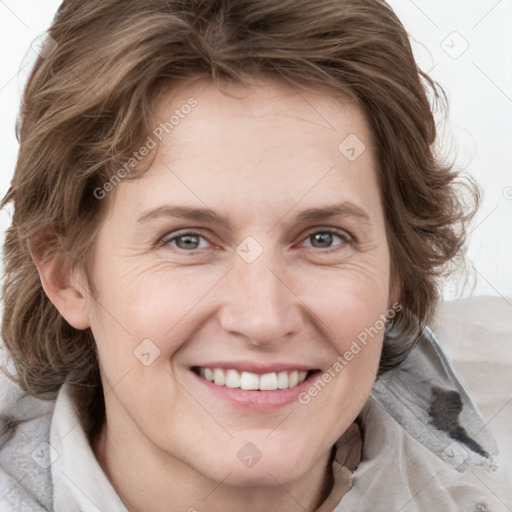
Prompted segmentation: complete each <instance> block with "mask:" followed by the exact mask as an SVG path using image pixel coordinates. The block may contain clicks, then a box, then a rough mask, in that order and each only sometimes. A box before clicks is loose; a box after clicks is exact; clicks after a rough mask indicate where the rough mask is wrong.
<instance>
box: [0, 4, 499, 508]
mask: <svg viewBox="0 0 512 512" xmlns="http://www.w3.org/2000/svg"><path fill="white" fill-rule="evenodd" d="M44 48H47V49H48V50H47V51H45V52H42V55H41V57H40V58H39V60H38V61H37V63H36V65H35V68H34V70H33V72H32V74H31V77H30V79H29V82H28V85H27V87H26V90H25V96H24V101H23V106H22V111H21V124H20V126H19V137H20V141H21V148H20V153H19V158H18V163H17V167H16V172H15V175H14V178H13V182H12V188H11V190H10V191H9V193H8V194H7V196H6V197H5V198H4V201H3V205H7V204H9V203H12V204H13V205H14V215H13V223H12V226H11V228H10V229H9V231H8V233H7V238H6V242H5V264H6V279H5V286H4V302H5V311H4V316H3V326H2V337H3V339H4V341H5V344H6V346H7V349H8V352H9V356H10V359H9V362H8V364H11V365H12V366H11V367H10V370H11V373H15V377H16V379H17V381H18V382H19V385H20V388H21V389H23V390H25V391H26V392H28V394H29V396H24V397H23V398H20V395H19V392H18V391H17V389H18V388H12V386H11V387H10V388H9V390H10V391H9V393H11V395H9V396H7V398H6V400H5V402H6V403H7V404H8V405H10V406H11V407H12V408H13V410H15V411H20V410H22V409H24V408H25V409H27V411H26V414H25V420H24V423H23V424H20V423H19V421H13V422H11V424H9V425H8V428H6V430H5V431H6V434H5V435H6V440H5V442H4V443H3V448H2V452H3V458H4V459H5V460H7V461H8V462H7V463H6V465H5V466H4V467H5V470H4V471H5V475H6V477H7V476H8V480H9V485H10V489H11V490H12V492H10V491H9V492H10V494H7V495H6V496H7V497H6V498H5V500H7V501H6V503H8V504H9V506H11V507H12V508H10V509H8V508H6V510H11V509H12V510H21V509H22V507H26V509H27V510H55V511H66V512H68V511H75V510H77V511H78V510H82V511H86V510H87V511H89V510H102V511H107V510H108V511H111V510H115V511H126V510H129V511H144V512H152V511H163V510H165V511H181V510H189V511H192V510H198V511H203V510H208V511H221V510H222V511H239V510H247V511H260V510H280V511H295V510H307V511H313V510H322V511H324V510H325V511H331V510H340V511H341V510H399V509H403V510H416V509H417V508H415V507H423V508H421V509H423V510H426V508H424V507H426V506H427V505H426V504H430V505H432V508H433V509H434V510H443V511H444V510H463V509H464V510H472V511H473V510H480V509H479V508H477V507H480V508H481V507H483V506H485V507H493V506H494V505H495V504H497V503H499V502H498V501H497V500H496V498H495V497H494V496H493V495H492V494H491V493H490V492H489V491H488V490H487V489H486V488H485V487H484V486H479V485H475V484H474V483H472V482H470V481H467V482H465V481H464V480H463V481H464V482H465V483H464V489H463V491H461V487H460V485H459V483H458V482H460V475H459V473H457V471H455V470H454V469H453V468H451V467H450V465H451V466H453V467H455V468H456V469H459V470H460V471H462V470H464V469H466V468H467V467H472V466H473V465H474V464H478V463H482V464H487V465H488V466H491V467H493V465H494V461H493V455H495V447H494V444H493V440H492V438H491V437H490V436H489V435H488V434H487V432H486V430H485V429H483V426H484V422H483V420H481V418H480V416H479V414H478V411H477V410H476V409H475V408H474V407H473V405H472V402H471V400H470V399H469V397H468V396H467V395H466V394H465V392H464V389H463V388H462V387H461V386H460V384H459V382H458V381H457V379H456V377H455V376H454V375H453V374H452V373H451V371H450V368H449V366H447V363H446V360H445V358H444V356H443V354H442V352H441V351H440V349H439V347H438V346H437V344H436V342H435V340H434V339H433V335H432V333H431V332H430V331H429V330H428V329H427V327H426V326H427V325H428V324H429V322H430V321H431V320H432V318H433V314H434V311H435V306H436V302H437V300H438V278H439V276H440V275H442V274H443V272H444V271H445V270H446V267H447V265H448V264H449V263H450V262H452V261H453V260H454V259H457V258H461V254H462V253H461V248H462V245H463V242H464V238H465V231H464V227H465V224H466V222H467V221H468V220H469V219H470V218H471V216H472V213H473V210H472V209H471V208H469V209H465V207H464V204H463V202H462V200H461V199H460V196H459V194H458V191H457V188H456V178H457V175H456V173H455V171H453V170H452V168H451V166H450V165H448V164H444V163H442V162H441V161H440V160H438V159H436V157H435V155H434V153H433V143H434V141H435V136H436V131H435V125H434V120H433V116H432V112H431V106H430V104H429V101H428V99H427V95H426V87H427V86H428V87H429V88H430V89H431V90H432V91H433V92H434V95H435V96H436V97H437V98H439V95H438V94H439V92H438V89H437V88H436V85H435V84H434V83H433V82H432V81H431V80H430V79H429V78H428V77H427V76H426V75H425V74H424V73H422V72H421V71H419V70H418V68H417V67H416V64H415V62H414V59H413V56H412V52H411V49H410V45H409V42H408V38H407V34H406V32H405V31H404V29H403V27H402V25H401V24H400V22H399V21H398V19H397V18H396V16H395V15H394V13H393V12H392V11H391V10H390V8H389V7H388V6H387V5H386V4H385V3H384V2H381V1H377V0H367V1H356V0H344V1H340V0H336V1H333V0H322V1H320V2H314V3H311V2H306V1H302V0H299V1H297V0H295V1H293V2H288V1H284V2H272V1H269V0H256V1H254V0H251V1H222V2H209V1H197V2H196V1H191V2H178V1H163V0H148V1H145V2H136V1H133V2H126V1H121V0H109V1H105V0H101V1H100V0H88V1H86V2H76V1H72V0H65V1H64V2H63V4H62V6H61V8H60V9H59V12H58V13H57V16H56V18H55V20H54V23H53V25H52V27H51V29H50V32H49V38H48V40H47V43H46V44H45V46H44ZM422 80H423V81H422ZM467 188H468V190H469V191H470V193H471V194H472V197H473V199H474V200H475V202H476V201H477V197H478V195H477V191H476V189H475V188H474V186H473V185H472V183H470V182H468V183H467ZM413 347H416V348H415V349H413ZM408 364H409V365H411V367H412V368H413V369H416V370H417V369H418V368H419V369H420V371H419V374H418V375H416V374H415V373H414V371H415V370H410V369H409V370H407V368H408V367H407V365H408ZM404 368H405V370H404ZM427 371H428V372H429V374H428V377H429V379H430V380H429V387H428V390H427V389H426V388H425V387H424V386H423V387H420V386H419V385H418V382H424V381H425V378H426V372H427ZM400 372H401V373H400ZM403 374H407V375H409V376H412V377H414V378H415V379H416V380H415V382H413V383H411V382H408V383H406V385H407V386H409V387H407V388H404V389H406V390H408V391H409V392H410V393H412V395H413V397H414V398H415V400H416V401H417V406H418V408H419V410H420V412H418V413H417V414H411V412H410V410H409V409H407V408H405V409H404V408H403V407H402V406H401V404H404V403H406V400H405V399H403V400H402V401H401V400H400V399H399V398H396V397H394V396H393V390H396V389H400V385H396V384H393V383H394V382H402V381H401V380H400V379H401V376H402V375H403ZM376 379H378V380H377V382H376ZM397 379H398V380H397ZM372 389H373V397H372V398H369V396H370V392H371V391H372ZM32 397H34V398H32ZM55 398H56V400H54V399H55ZM41 399H50V401H42V400H41ZM379 403H381V404H383V406H384V407H385V408H386V410H387V411H388V412H386V413H384V411H383V410H381V409H380V407H379V405H378V404H379ZM463 408H465V409H464V410H465V411H468V413H467V414H466V415H465V416H464V417H465V420H466V421H467V422H469V423H463V422H462V419H461V418H459V414H460V413H461V411H462V409H463ZM411 410H412V409H411ZM7 414H8V413H7ZM390 414H391V415H392V416H394V417H395V418H396V419H397V420H398V421H399V422H401V424H402V426H399V425H398V424H394V423H393V420H392V419H391V416H390ZM421 414H424V417H422V416H421ZM18 416H19V415H18ZM414 418H416V423H415V422H414ZM425 418H426V421H425ZM418 425H421V428H422V429H423V430H421V428H417V427H418ZM469 426H470V427H475V426H478V427H480V431H481V432H479V431H478V429H477V430H468V428H469ZM397 428H398V429H399V430H398V431H397V430H396V429H397ZM393 429H395V430H394V432H395V433H396V432H399V434H397V436H396V437H395V438H393V439H394V441H393V442H394V443H396V444H394V445H393V446H392V448H393V449H394V450H395V451H396V450H398V451H400V453H402V451H403V453H404V457H405V458H404V459H400V460H408V461H410V464H411V465H410V467H408V468H407V470H406V471H405V473H407V478H408V479H411V481H414V482H413V483H412V484H411V483H410V482H409V484H407V485H405V486H404V483H403V482H402V481H397V480H396V478H394V477H393V475H392V470H391V469H388V470H385V469H384V468H385V467H386V464H389V457H390V454H389V453H386V452H385V451H383V450H382V448H383V439H382V437H379V435H380V434H379V432H384V431H385V432H392V431H393ZM406 430H408V432H409V433H406ZM27 432H30V433H29V434H28V433H27ZM22 435H24V436H25V438H24V439H22V438H21V437H20V436H22ZM414 438H415V439H414ZM418 441H419V442H418ZM453 443H455V444H453ZM384 445H386V443H384ZM379 447H380V451H379ZM447 449H449V450H451V451H450V452H449V453H448V452H447V451H446V450H447ZM457 450H458V451H457ZM14 451H17V453H24V454H25V455H26V457H25V458H23V459H22V460H16V461H12V460H11V459H10V454H11V453H13V452H14ZM2 452H0V453H2ZM432 452H433V453H432ZM452 453H453V455H452ZM447 454H448V455H447ZM436 455H439V457H437V456H436ZM392 456H393V455H392ZM443 459H444V460H445V461H448V464H447V463H446V462H444V461H443ZM9 461H10V462H9ZM434 461H435V462H434ZM34 462H35V464H34ZM27 464H30V466H27ZM436 464H437V466H436ZM379 466H380V470H379V469H377V468H378V467H379ZM432 471H435V472H436V473H435V474H439V472H441V473H442V474H446V476H445V477H438V478H439V480H438V482H437V485H434V486H433V487H432V488H431V489H430V490H429V495H428V496H426V497H425V496H423V497H420V498H418V499H416V498H415V497H414V496H412V495H411V493H412V489H414V488H416V487H418V486H420V485H423V486H425V485H427V484H428V483H429V482H427V480H426V475H427V474H428V475H430V476H432ZM413 472H414V473H413ZM23 475H24V476H25V477H26V479H27V483H24V481H23V478H22V476H23ZM450 479H451V480H450ZM6 481H7V480H6ZM17 481H19V482H20V483H19V484H16V482H17ZM451 481H452V482H457V483H456V484H453V485H452V484H451V483H450V482H451ZM383 484H384V487H383ZM372 486H373V488H372ZM383 489H387V490H389V493H388V494H383V492H387V491H386V490H384V491H383ZM440 489H444V492H440ZM408 494H409V495H408ZM404 507H409V508H404ZM469 507H471V508H469ZM488 509H489V510H494V508H488ZM482 510H487V508H486V509H483V508H482ZM496 510H498V509H496Z"/></svg>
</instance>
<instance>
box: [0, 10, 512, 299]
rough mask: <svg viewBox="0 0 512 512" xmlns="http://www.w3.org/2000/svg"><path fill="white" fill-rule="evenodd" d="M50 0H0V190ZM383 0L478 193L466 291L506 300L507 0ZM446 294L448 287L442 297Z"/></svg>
mask: <svg viewBox="0 0 512 512" xmlns="http://www.w3.org/2000/svg"><path fill="white" fill-rule="evenodd" d="M141 1H143V0H141ZM59 3H60V1H58V0H44V2H42V1H41V0H16V1H15V0H0V51H1V54H0V108H1V110H0V112H1V116H0V151H1V167H0V169H1V170H0V195H1V196H2V197H3V195H4V194H5V192H6V191H7V189H8V187H9V182H10V179H11V176H12V173H13V170H14V165H15V161H16V154H17V147H18V144H17V141H16V138H15V134H14V124H15V120H16V115H17V109H18V105H19V101H20V94H21V91H22V88H23V84H24V82H25V80H26V77H27V74H28V71H29V69H30V66H31V64H32V62H33V60H34V58H35V56H36V53H35V52H34V51H33V50H32V49H31V48H30V44H31V42H32V41H33V40H34V39H35V38H36V37H37V36H38V35H39V34H41V33H42V32H44V31H45V30H46V28H47V27H48V26H49V25H50V22H51V20H52V17H53V15H54V13H55V11H56V9H57V7H58V5H59ZM389 3H390V4H391V6H392V7H393V8H394V9H395V11H396V13H397V15H398V17H399V18H400V19H401V21H402V23H403V24H404V26H405V28H406V29H407V31H408V32H409V34H410V36H411V40H412V44H413V49H414V51H415V55H416V58H417V60H418V62H419V64H420V66H421V67H422V69H424V70H425V71H427V72H429V73H430V75H431V76H432V78H434V79H435V80H436V81H438V82H439V83H440V84H441V85H442V87H443V88H444V89H445V90H446V92H447V93H448V97H449V101H450V111H449V117H448V122H447V123H446V125H445V127H444V128H443V129H442V130H440V131H441V133H442V134H443V141H444V142H443V148H444V150H445V151H447V150H448V149H451V153H450V154H451V155H452V156H455V157H456V161H457V165H458V167H460V168H462V169H464V171H465V172H468V173H470V174H471V175H473V176H474V177H475V178H476V180H477V181H478V183H479V184H480V186H481V188H482V190H483V194H484V201H483V204H482V206H481V208H480V211H479V214H478V216H477V218H476V220H475V222H474V223H473V226H472V228H471V229H472V232H471V236H470V241H469V246H468V255H469V257H470V260H471V261H472V263H473V265H474V268H475V271H474V277H475V278H476V285H475V288H474V292H473V294H475V295H482V294H490V295H498V296H502V297H507V298H506V299H505V300H507V302H509V304H510V305H511V306H512V264H511V263H512V0H499V1H498V0H478V1H476V0H391V1H390V2H389ZM466 47H467V48H466ZM8 222H9V215H8V213H7V212H5V211H4V212H1V214H0V233H2V234H3V232H4V230H5V228H6V227H7V225H8ZM470 293H471V290H470V289H469V288H466V289H465V290H463V291H462V294H463V295H465V296H467V295H468V294H470ZM453 294H454V287H453V286H452V285H450V284H448V285H447V286H446V289H445V296H447V297H449V296H452V295H453Z"/></svg>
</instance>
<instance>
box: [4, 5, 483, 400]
mask: <svg viewBox="0 0 512 512" xmlns="http://www.w3.org/2000/svg"><path fill="white" fill-rule="evenodd" d="M49 34H50V35H51V37H52V38H53V40H54V41H56V43H57V45H58V46H57V47H56V48H55V49H54V51H53V53H51V54H50V55H41V57H39V58H38V60H37V62H36V63H35V65H34V68H33V70H32V73H31V75H30V78H29V80H28V83H27V85H26V88H25V91H24V96H23V103H22V106H21V110H20V117H19V122H18V126H17V134H18V140H19V142H20V150H19V156H18V160H17V164H16V169H15V173H14V177H13V180H12V187H11V190H9V192H8V193H7V195H6V196H5V197H4V199H3V201H2V204H1V206H2V207H5V206H6V205H10V204H12V206H13V217H12V224H11V226H10V228H9V229H8V231H7V234H6V239H5V244H4V263H5V281H4V286H3V300H4V313H3V319H2V331H1V333H2V337H3V339H4V341H5V343H6V345H7V347H8V349H9V351H10V354H11V355H12V359H13V361H14V365H15V369H16V374H17V379H18V380H19V382H20V383H21V385H22V386H23V387H24V388H25V389H26V390H27V391H28V392H29V393H31V394H33V395H36V396H39V397H52V396H54V395H55V393H56V392H57V390H58V389H59V387H60V386H61V384H62V383H63V382H64V381H65V380H66V379H69V380H71V381H72V382H74V383H76V384H79V385H81V386H82V388H83V389H85V390H90V389H93V390H96V392H95V393H92V394H91V393H89V395H87V393H84V400H85V399H86V398H85V397H86V396H89V397H91V396H92V395H95V396H96V397H97V396H98V394H99V393H100V392H101V382H100V377H99V371H98V365H99V363H98V360H97V357H96V351H95V342H94V338H93V336H92V333H91V331H90V329H86V330H77V329H75V328H73V327H71V326H70V325H69V324H68V323H67V322H66V321H65V320H64V318H63V317H62V316H61V315H60V314H59V312H58V311H57V309H56V308H55V307H54V306H53V304H52V303H51V302H50V301H49V299H48V298H47V296H46V295H45V292H44V291H43V288H42V286H41V282H40V278H39V275H38V272H37V269H36V266H35V264H34V261H33V259H32V257H31V253H30V248H31V246H33V244H44V247H45V248H46V249H45V250H46V252H47V254H48V255H50V254H51V253H52V252H53V251H58V253H59V254H61V255H62V261H63V262H64V263H65V264H66V265H68V268H72V267H73V266H78V267H80V268H82V269H83V270H84V271H85V273H86V276H87V280H88V284H89V289H90V292H91V295H92V296H93V297H94V296H95V289H94V283H93V282H92V280H91V279H90V274H89V272H88V271H87V269H88V268H90V263H91V262H90V261H89V256H90V253H91V248H92V246H93V243H94V241H95V236H96V234H97V232H98V229H99V228H100V226H101V223H102V219H104V216H105V214H106V212H107V210H108V207H109V204H110V202H111V197H110V196H112V194H110V195H109V196H108V197H107V198H105V199H104V200H102V201H99V200H98V199H97V198H96V197H95V195H94V191H95V190H96V189H97V187H100V186H101V185H102V184H104V183H105V182H106V181H108V180H109V179H111V177H112V176H113V175H114V174H115V171H116V170H118V169H119V168H120V167H122V165H123V164H124V163H125V162H126V161H127V160H128V159H129V158H130V157H131V155H132V152H133V151H134V149H136V148H139V147H140V146H141V143H142V142H143V141H144V140H145V139H146V137H147V136H148V134H149V133H150V132H151V130H152V128H154V126H153V125H152V122H153V121H152V118H153V112H154V108H155V104H156V102H157V100H158V97H159V95H160V94H161V93H162V91H164V90H166V89H167V90H168V89H169V88H172V87H173V84H178V83H186V82H187V81H190V80H194V79H196V78H202V79H207V80H208V81H210V82H212V83H215V84H217V85H219V86H221V85H222V84H226V83H233V82H234V83H241V84H248V83H249V82H250V79H251V78H254V77H261V76H265V77H269V78H271V79H275V80H281V81H285V82H287V83H288V84H290V85H291V86H293V87H294V88H296V89H298V88H303V89H304V90H307V89H311V90H318V89H320V88H321V89H322V90H324V91H326V92H327V93H328V94H332V95H333V96H335V95H340V94H341V95H345V96H346V95H348V96H350V97H351V98H353V99H354V100H355V101H356V102H357V104H358V105H359V107H360V108H361V109H362V110H363V112H364V113H365V114H366V117H367V119H368V122H369V124H370V128H371V132H372V136H373V139H374V147H375V148H376V156H377V159H378V160H377V161H378V174H379V176H378V177H379V185H380V192H381V195H382V198H383V202H384V208H385V218H386V226H387V236H388V242H389V247H390V253H391V275H392V278H393V279H394V281H395V282H396V283H397V290H398V291H399V294H398V295H399V302H400V304H401V306H402V310H401V311H399V312H397V314H396V316H395V318H394V320H393V326H392V329H391V330H390V331H389V332H388V333H387V337H386V340H385V343H384V348H383V352H382V357H381V363H380V368H379V375H380V374H382V373H383V372H385V371H386V370H388V369H390V368H392V367H394V366H396V365H397V364H399V363H400V361H401V360H403V358H404V357H405V355H406V354H407V352H408V351H409V350H410V348H411V347H412V346H413V345H414V343H415V342H416V340H417V339H418V334H419V332H420V330H421V328H422V326H424V325H426V324H427V323H429V322H430V321H431V320H432V317H433V314H434V311H435V307H436V304H437V302H438V300H439V297H440V278H441V277H442V276H443V275H444V274H446V273H447V272H448V271H449V270H450V269H452V266H453V265H452V262H454V261H462V260H463V250H462V247H463V244H464V240H465V226H466V224H467V222H468V221H469V220H470V218H471V217H472V215H473V214H474V211H475V209H476V206H477V205H478V202H479V193H478V188H477V186H476V184H475V183H474V181H473V180H471V179H469V178H467V177H466V178H464V179H462V178H461V177H460V176H459V173H458V172H457V171H456V170H455V167H454V165H453V163H452V162H446V161H444V160H442V158H441V157H440V156H439V155H437V154H436V150H435V144H434V143H435V141H436V126H435V122H434V117H433V112H434V111H435V109H436V108H437V107H438V106H440V107H443V108H446V103H447V102H446V95H445V93H444V91H443V90H442V88H441V87H440V86H439V85H438V84H437V83H436V82H434V81H433V80H432V79H431V78H430V77H429V76H428V75H427V74H425V73H424V72H423V71H422V70H420V69H419V68H418V66H417V64H416V62H415V60H414V57H413V54H412V51H411V46H410V43H409V39H408V35H407V32H406V31H405V29H404V27H403V26H402V24H401V23H400V21H399V20H398V18H397V17H396V15H395V14H394V12H393V11H392V9H391V8H390V7H389V6H388V5H387V4H386V3H385V2H384V1H380V0H315V1H314V2H313V1H311V0H279V1H276V0H144V1H137V0H65V1H64V2H63V3H62V5H61V7H60V8H59V10H58V12H57V14H56V17H55V19H54V21H53V24H52V26H51V28H50V30H49ZM429 95H430V98H429ZM137 172H143V170H140V171H137ZM135 175H136V173H135V172H134V176H135ZM460 186H462V189H464V190H465V191H466V192H467V193H466V194H465V195H464V197H465V199H464V198H463V196H462V195H461V187H460ZM391 338H393V339H394V340H398V341H399V342H398V343H389V342H388V341H389V340H390V339H391Z"/></svg>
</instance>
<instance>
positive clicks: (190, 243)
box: [176, 235, 200, 249]
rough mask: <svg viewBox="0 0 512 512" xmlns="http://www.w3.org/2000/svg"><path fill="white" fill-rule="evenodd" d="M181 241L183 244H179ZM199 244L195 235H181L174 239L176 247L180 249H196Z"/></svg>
mask: <svg viewBox="0 0 512 512" xmlns="http://www.w3.org/2000/svg"><path fill="white" fill-rule="evenodd" d="M182 241H183V242H184V243H181V242H182ZM199 243H200V242H199V236H197V235H181V236H179V237H177V238H176V245H177V246H178V247H179V248H180V249H197V248H198V246H199Z"/></svg>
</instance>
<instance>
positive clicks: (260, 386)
mask: <svg viewBox="0 0 512 512" xmlns="http://www.w3.org/2000/svg"><path fill="white" fill-rule="evenodd" d="M192 370H193V371H194V373H195V374H196V375H199V377H201V378H203V379H204V380H207V381H208V382H211V383H212V384H215V385H216V386H220V387H228V388H232V389H237V388H238V389H243V390H252V391H276V390H279V389H290V388H294V387H296V386H298V385H299V384H302V383H303V382H304V381H305V380H306V379H307V378H308V377H309V376H310V375H311V374H312V373H314V371H306V370H293V371H282V372H271V373H264V374H262V375H259V374H257V373H252V372H245V371H243V372H239V371H238V370H234V369H224V368H203V367H194V368H193V369H192Z"/></svg>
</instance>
